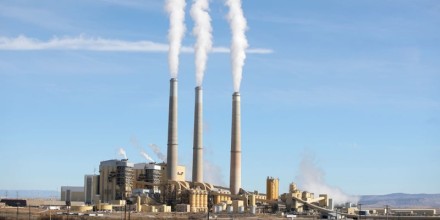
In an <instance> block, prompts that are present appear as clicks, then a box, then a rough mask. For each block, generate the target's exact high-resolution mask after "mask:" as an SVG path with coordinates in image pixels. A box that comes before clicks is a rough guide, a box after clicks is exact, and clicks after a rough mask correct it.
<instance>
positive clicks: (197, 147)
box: [192, 86, 203, 183]
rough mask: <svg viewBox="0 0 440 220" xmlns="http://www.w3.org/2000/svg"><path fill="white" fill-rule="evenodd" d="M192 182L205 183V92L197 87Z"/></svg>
mask: <svg viewBox="0 0 440 220" xmlns="http://www.w3.org/2000/svg"><path fill="white" fill-rule="evenodd" d="M192 181H193V182H199V183H201V182H203V90H202V87H201V86H197V87H196V102H195V108H194V143H193V170H192Z"/></svg>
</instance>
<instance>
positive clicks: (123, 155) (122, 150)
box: [118, 147, 127, 159]
mask: <svg viewBox="0 0 440 220" xmlns="http://www.w3.org/2000/svg"><path fill="white" fill-rule="evenodd" d="M118 154H119V155H120V156H122V157H123V158H124V159H127V154H126V153H125V150H124V148H122V147H121V148H119V150H118Z"/></svg>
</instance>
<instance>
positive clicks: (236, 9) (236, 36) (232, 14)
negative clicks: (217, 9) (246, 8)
mask: <svg viewBox="0 0 440 220" xmlns="http://www.w3.org/2000/svg"><path fill="white" fill-rule="evenodd" d="M225 4H226V5H227V6H228V7H229V13H228V16H227V18H228V21H229V26H230V28H231V32H232V43H231V64H232V80H233V83H234V92H239V91H240V84H241V78H242V72H243V66H244V60H245V59H246V48H248V46H249V45H248V42H247V39H246V35H245V32H246V29H247V22H246V18H245V17H244V15H243V10H242V8H241V0H226V3H225Z"/></svg>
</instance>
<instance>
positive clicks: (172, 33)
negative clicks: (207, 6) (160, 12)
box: [165, 0, 186, 78]
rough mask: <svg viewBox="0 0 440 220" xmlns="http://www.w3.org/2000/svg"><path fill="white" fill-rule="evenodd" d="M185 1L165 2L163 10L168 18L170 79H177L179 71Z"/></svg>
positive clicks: (173, 0)
mask: <svg viewBox="0 0 440 220" xmlns="http://www.w3.org/2000/svg"><path fill="white" fill-rule="evenodd" d="M185 6H186V2H185V0H166V3H165V10H166V11H167V12H168V14H169V16H170V29H169V30H168V41H169V44H170V47H169V50H168V65H169V68H170V74H171V78H177V73H178V69H179V53H180V48H181V46H182V39H183V36H184V35H185V30H186V28H185Z"/></svg>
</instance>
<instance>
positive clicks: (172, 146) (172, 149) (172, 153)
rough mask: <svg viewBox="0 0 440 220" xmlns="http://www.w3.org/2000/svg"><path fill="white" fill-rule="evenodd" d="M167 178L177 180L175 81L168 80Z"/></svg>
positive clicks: (173, 79) (174, 79)
mask: <svg viewBox="0 0 440 220" xmlns="http://www.w3.org/2000/svg"><path fill="white" fill-rule="evenodd" d="M167 146H168V149H167V178H168V180H173V181H175V180H177V79H176V78H171V80H170V105H169V115H168V144H167Z"/></svg>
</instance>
